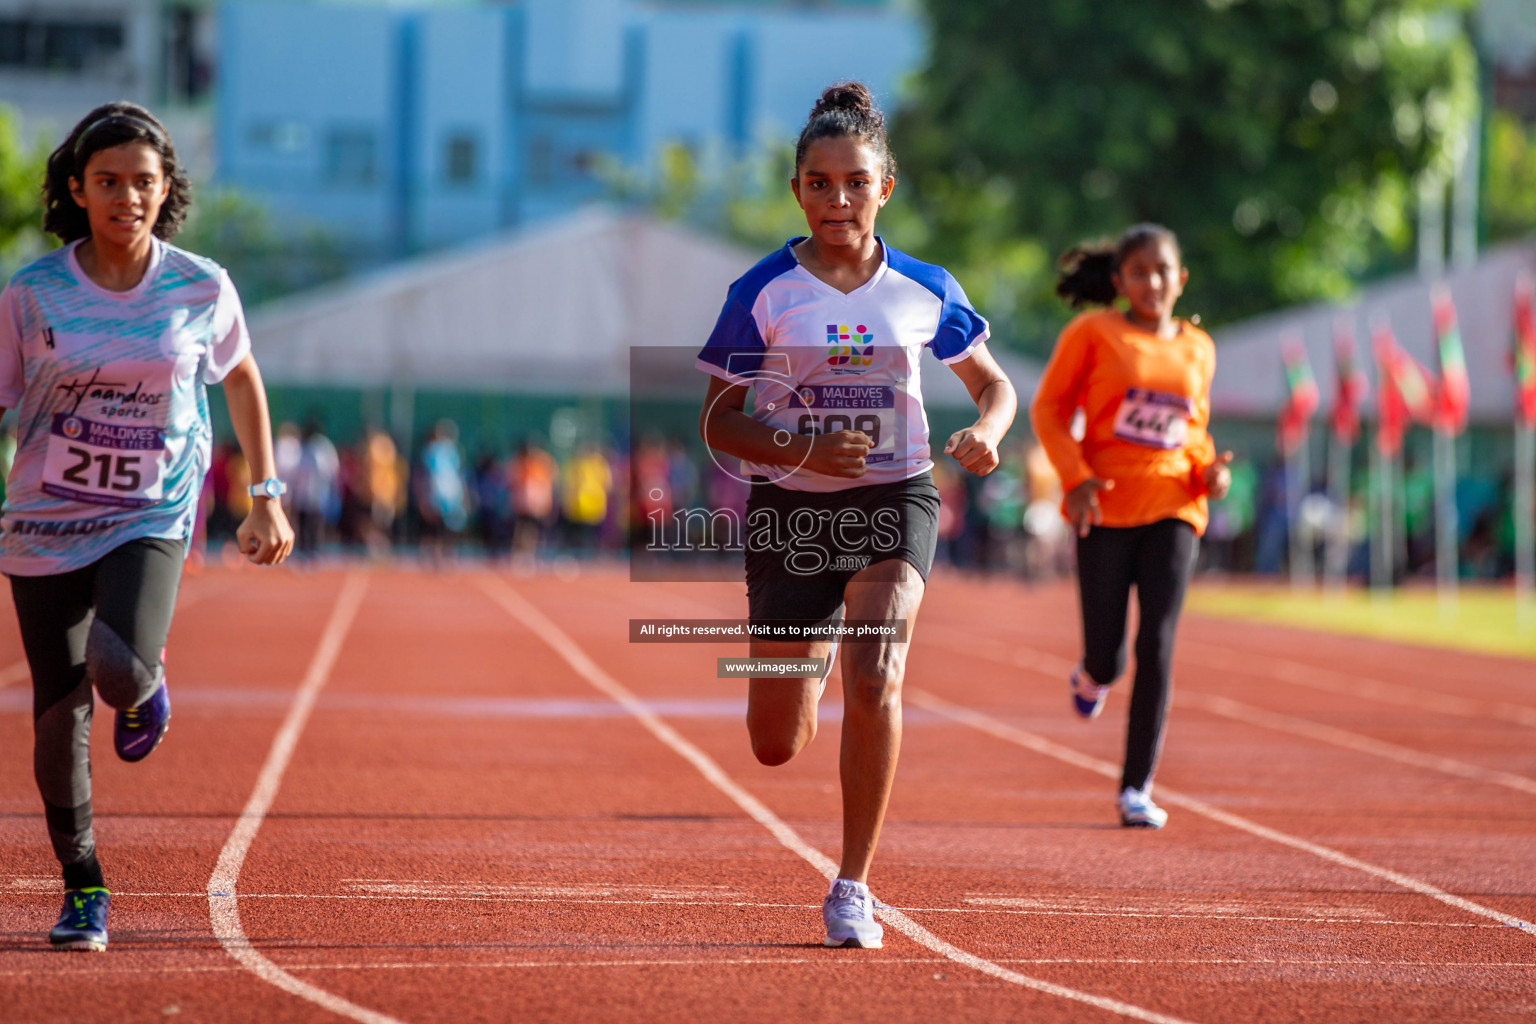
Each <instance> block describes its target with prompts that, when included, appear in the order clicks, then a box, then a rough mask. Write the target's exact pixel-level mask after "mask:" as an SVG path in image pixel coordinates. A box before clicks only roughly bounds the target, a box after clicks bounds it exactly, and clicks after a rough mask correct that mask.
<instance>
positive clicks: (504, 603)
mask: <svg viewBox="0 0 1536 1024" xmlns="http://www.w3.org/2000/svg"><path fill="white" fill-rule="evenodd" d="M475 583H476V584H477V585H478V586H479V587H480V589H482V590H483V591H485V593H486V594H487V596H489V597H490V598H491V600H492V601H494V602H495V603H496V604H498V605H500V606H501V607H502V608H503V609H505V610H506V612H507V613H508V614H510V615H511V616H512V617H513V618H514V619H516V620H517V621H519V622H521V623H522V624H523V625H524V626H525V627H527V628H528V629H529V630H530V631H531V632H533V633H534V635H536V636H537V637H538V638H539V639H540V640H542V641H544V643H546V644H548V645H549V647H550V648H552V649H553V650H554V651H555V652H556V653H557V654H559V655H560V656H561V657H562V658H564V659H565V661H566V663H567V664H569V665H570V666H571V668H572V669H573V670H575V672H576V673H577V674H578V675H580V676H581V677H582V678H583V679H585V680H586V681H587V682H588V683H590V684H591V685H592V686H594V687H595V688H597V689H598V690H599V691H601V692H603V693H605V694H607V695H608V696H610V697H612V698H613V699H614V700H615V701H617V702H618V703H619V704H621V705H623V706H624V707H625V708H627V709H628V710H629V712H630V714H632V715H633V716H634V717H635V720H636V721H637V722H639V723H640V725H641V726H643V727H644V728H645V730H646V731H647V732H649V733H650V734H651V735H652V736H654V737H656V739H658V740H660V741H661V742H662V743H663V744H664V745H665V746H667V747H668V748H670V749H671V750H672V751H673V753H675V754H677V755H678V756H679V757H682V758H683V759H684V760H685V761H687V762H689V763H690V764H692V765H693V766H694V768H695V769H697V770H698V772H699V774H701V775H703V776H704V778H705V779H707V780H708V781H709V782H710V783H711V784H712V785H713V786H714V787H715V788H716V789H718V790H720V792H721V793H723V794H725V795H726V796H727V797H728V798H730V800H731V801H732V802H733V803H735V804H736V806H738V807H740V808H741V809H742V810H743V811H745V812H746V814H747V815H748V816H749V817H751V818H752V819H753V820H754V821H756V822H757V823H758V824H760V825H762V826H763V828H765V829H766V830H767V831H768V832H769V833H770V834H771V835H772V836H773V837H774V838H775V839H777V840H778V841H779V843H780V844H781V845H783V846H784V847H785V848H787V849H788V850H790V851H791V852H793V853H795V854H797V855H798V856H799V857H800V858H801V859H802V860H804V861H806V862H807V863H809V864H810V865H811V866H812V867H814V868H815V869H816V870H817V871H819V872H820V873H821V874H822V875H823V876H825V877H826V878H827V879H828V880H831V879H833V878H836V877H837V864H836V863H835V862H833V860H832V859H831V858H830V857H828V856H827V855H826V854H824V853H822V852H821V851H820V850H818V849H816V848H815V847H813V846H811V845H810V844H809V843H807V842H806V841H805V840H804V839H802V838H801V837H800V835H799V833H797V832H795V830H794V829H792V828H791V827H790V826H789V825H788V824H787V823H785V822H784V821H783V819H781V818H779V816H778V815H776V814H774V813H773V812H772V811H771V810H769V809H768V807H767V806H766V805H764V804H763V803H762V802H761V801H759V800H758V799H757V798H756V797H755V796H753V795H752V794H751V793H749V792H747V791H746V790H745V789H743V788H742V787H741V786H740V785H738V784H737V783H736V781H735V780H734V779H732V778H731V777H730V776H729V775H727V774H726V772H725V770H724V769H722V768H721V767H720V766H719V765H718V764H717V763H715V761H714V759H713V758H711V757H710V756H709V755H708V754H706V753H704V751H702V750H700V749H699V748H698V747H696V746H694V745H693V744H692V743H691V742H689V741H688V740H686V739H684V738H683V737H682V735H681V734H679V733H678V732H677V731H676V730H675V729H673V728H672V727H671V726H670V725H668V724H667V723H666V722H664V721H662V720H661V719H660V718H658V717H656V715H654V714H652V713H651V712H650V711H649V710H648V709H647V708H646V707H645V705H644V704H643V703H642V702H641V701H640V699H639V698H638V697H636V696H635V695H634V694H633V693H631V692H630V691H629V689H628V688H627V687H625V686H624V685H623V684H622V683H620V682H619V681H618V680H616V679H614V678H613V677H612V676H610V675H609V674H608V673H607V672H605V671H604V670H603V669H602V667H600V666H599V665H598V664H597V663H596V662H595V661H593V660H592V659H591V658H590V657H588V655H587V653H586V651H584V650H583V649H582V648H581V646H580V645H578V644H577V643H576V642H575V641H574V640H572V639H571V638H570V636H568V635H567V634H566V633H565V631H564V630H562V629H561V628H560V627H559V626H558V625H556V624H555V622H554V621H553V620H552V619H550V618H549V617H548V616H547V615H545V614H544V613H543V612H541V611H540V610H539V609H538V608H537V607H535V606H534V605H533V604H531V603H529V602H528V600H527V599H525V598H524V597H523V596H522V595H521V594H520V593H518V592H517V591H516V590H515V589H513V587H512V586H511V585H510V584H508V583H507V582H506V581H504V580H501V579H499V578H495V577H477V578H476V580H475ZM878 914H879V917H880V919H881V920H882V921H884V922H885V923H886V924H888V925H890V926H891V927H892V928H894V929H895V930H897V931H899V932H901V933H902V934H903V935H905V936H907V937H908V938H909V939H911V940H912V941H914V942H916V943H917V944H918V945H920V946H924V947H926V948H928V949H931V950H933V951H934V952H935V953H938V954H940V955H942V956H944V957H945V958H947V959H949V960H953V961H954V962H956V963H959V964H963V965H964V966H966V967H969V968H971V969H972V970H974V971H977V972H979V973H981V974H986V975H989V976H991V977H994V978H998V979H999V980H1002V981H1007V982H1010V983H1012V984H1015V985H1019V986H1022V987H1024V988H1028V989H1033V990H1034V991H1037V992H1042V993H1045V994H1046V995H1052V996H1057V997H1059V998H1062V999H1069V1000H1072V1001H1074V1002H1079V1003H1086V1004H1087V1005H1089V1006H1094V1007H1097V1008H1098V1009H1101V1010H1108V1011H1109V1012H1111V1013H1116V1014H1119V1015H1120V1016H1123V1017H1130V1018H1133V1019H1135V1020H1143V1021H1148V1022H1149V1024H1188V1022H1185V1021H1183V1020H1181V1019H1180V1018H1177V1017H1170V1016H1167V1015H1165V1014H1161V1013H1156V1012H1154V1011H1151V1010H1145V1009H1143V1008H1141V1007H1139V1006H1135V1005H1132V1004H1131V1003H1124V1002H1121V1001H1120V1000H1118V999H1110V998H1107V997H1105V996H1096V995H1092V994H1090V993H1087V992H1080V991H1078V990H1077V989H1073V988H1067V987H1066V986H1064V985H1057V984H1054V983H1052V982H1048V981H1042V980H1041V979H1039V978H1033V977H1030V976H1029V975H1027V974H1020V973H1019V972H1017V971H1012V970H1009V969H1008V968H1006V967H1002V966H1000V965H998V964H996V963H993V962H992V961H990V960H984V959H982V958H981V957H979V956H976V955H975V954H973V953H967V952H966V951H965V950H963V949H960V948H959V947H957V946H954V945H952V944H950V943H949V942H947V941H945V940H944V939H941V938H939V936H937V935H935V934H934V933H933V932H930V931H929V930H928V929H926V928H924V927H923V926H922V925H920V924H918V923H917V922H916V921H914V920H912V919H911V918H910V917H908V916H907V915H905V914H903V913H902V912H901V911H899V910H895V909H893V908H889V907H886V908H882V909H881V910H880V911H878Z"/></svg>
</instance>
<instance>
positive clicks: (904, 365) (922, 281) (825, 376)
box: [698, 238, 988, 491]
mask: <svg viewBox="0 0 1536 1024" xmlns="http://www.w3.org/2000/svg"><path fill="white" fill-rule="evenodd" d="M800 241H802V239H799V238H793V239H790V240H789V241H788V242H786V243H785V245H784V248H782V249H780V250H779V251H778V252H776V253H774V254H773V255H771V256H769V257H767V258H766V259H764V260H763V261H761V262H760V263H758V264H757V266H755V267H753V268H752V269H751V270H749V271H747V272H746V273H745V274H743V275H742V276H741V278H739V279H738V280H737V281H736V282H735V283H734V284H732V285H731V289H730V292H729V293H728V295H727V298H726V301H725V308H724V309H722V310H721V311H720V319H719V321H718V322H717V323H716V324H715V329H714V332H713V333H711V334H710V336H709V341H708V342H707V343H706V344H705V346H704V348H703V350H702V351H701V352H700V353H699V359H698V366H699V368H700V369H701V370H704V371H706V372H708V373H711V374H714V375H715V376H716V377H720V378H722V379H724V380H727V381H730V382H731V383H732V384H744V385H750V386H751V387H752V399H753V405H752V412H751V415H752V417H753V418H754V419H756V420H758V421H759V422H762V423H766V424H768V425H770V426H773V427H777V428H779V429H780V430H783V431H787V432H788V433H790V434H820V433H832V432H833V431H837V430H862V431H864V433H866V434H868V435H869V437H870V440H871V441H872V442H873V444H872V447H871V448H870V452H869V455H868V457H867V458H866V459H865V467H866V469H865V474H864V476H862V477H858V478H843V477H830V476H824V475H822V474H819V473H812V472H810V471H809V470H807V469H804V468H803V467H802V468H799V469H794V468H793V467H779V466H764V465H758V464H755V463H748V462H743V463H742V472H743V473H744V474H750V475H755V476H762V477H767V478H768V479H770V480H772V481H774V482H775V483H777V484H778V485H779V486H780V487H785V488H788V489H790V490H798V491H839V490H844V489H847V488H850V487H864V486H869V485H872V484H888V483H897V482H900V481H902V480H908V479H911V478H912V477H915V476H918V475H919V474H922V473H925V472H927V471H928V470H929V469H932V468H933V459H932V457H931V453H930V451H929V447H928V416H927V413H926V412H925V411H924V410H923V394H922V386H921V380H920V373H919V369H920V365H921V357H922V350H923V348H924V347H928V348H931V349H933V353H934V355H936V356H938V357H939V359H940V360H942V361H943V362H945V363H956V362H960V361H961V360H963V359H967V358H969V357H970V355H971V353H972V352H973V351H974V350H975V348H976V346H977V345H980V344H981V343H982V342H984V341H986V340H987V334H988V328H987V321H986V320H985V319H983V318H982V316H981V314H980V313H977V312H976V310H975V309H973V308H971V304H970V301H969V300H968V299H967V298H966V297H965V292H964V291H963V290H962V289H961V287H960V285H959V284H958V283H957V282H956V281H955V279H954V278H953V277H951V276H950V275H949V272H948V271H947V270H945V269H944V268H943V267H936V266H933V265H932V264H929V263H923V262H920V261H918V260H915V259H913V258H912V257H911V256H908V255H906V254H905V253H902V252H898V251H897V250H896V249H893V248H891V247H890V246H888V245H886V244H885V243H884V241H881V242H880V245H881V251H882V253H883V259H882V260H881V263H880V268H879V269H878V270H876V271H875V274H874V276H873V277H871V278H870V279H869V280H868V281H867V282H865V283H864V284H863V285H861V286H860V287H858V288H855V289H854V290H853V291H851V292H848V293H847V294H844V293H843V292H840V291H838V290H837V289H836V288H833V287H832V286H831V285H829V284H827V283H826V282H825V281H822V280H821V279H819V278H817V277H816V276H815V275H814V274H812V273H811V272H810V271H808V270H806V269H805V268H804V267H802V266H801V265H800V261H799V260H798V259H796V257H795V253H794V249H793V247H794V246H795V245H796V244H797V243H798V242H800Z"/></svg>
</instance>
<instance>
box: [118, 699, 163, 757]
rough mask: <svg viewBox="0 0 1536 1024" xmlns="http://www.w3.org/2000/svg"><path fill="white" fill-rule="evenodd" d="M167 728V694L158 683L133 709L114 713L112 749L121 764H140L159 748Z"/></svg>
mask: <svg viewBox="0 0 1536 1024" xmlns="http://www.w3.org/2000/svg"><path fill="white" fill-rule="evenodd" d="M170 727H171V692H170V691H169V690H167V689H166V688H165V681H164V680H161V682H160V687H159V689H157V690H155V692H154V693H152V694H150V695H149V699H148V700H146V701H145V702H144V703H142V704H140V705H139V706H138V707H136V708H129V709H128V710H127V711H119V712H118V713H117V722H116V725H115V727H114V728H113V730H112V746H113V747H115V748H116V749H117V756H118V757H120V758H122V759H123V760H124V761H142V760H144V759H145V758H146V757H148V756H149V755H150V752H151V751H153V750H154V749H155V748H156V747H158V746H159V745H160V739H161V737H163V736H164V735H165V730H167V729H169V728H170Z"/></svg>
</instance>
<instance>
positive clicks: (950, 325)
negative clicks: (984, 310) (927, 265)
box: [928, 272, 991, 363]
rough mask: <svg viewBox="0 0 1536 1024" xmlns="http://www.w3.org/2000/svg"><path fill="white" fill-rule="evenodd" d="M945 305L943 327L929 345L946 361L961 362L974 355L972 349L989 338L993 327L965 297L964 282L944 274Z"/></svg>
mask: <svg viewBox="0 0 1536 1024" xmlns="http://www.w3.org/2000/svg"><path fill="white" fill-rule="evenodd" d="M943 299H944V308H943V310H942V311H940V313H939V329H938V331H937V332H935V333H934V336H933V340H932V341H931V342H929V343H928V344H929V347H930V348H932V349H933V354H934V355H936V356H938V357H939V359H940V360H942V361H943V362H946V363H957V362H959V361H960V360H962V359H965V358H967V357H969V356H970V354H971V350H972V349H974V348H975V347H976V346H977V345H980V344H981V343H982V342H984V341H986V340H987V335H988V334H989V333H990V332H991V327H990V326H989V325H988V324H987V320H986V317H984V316H982V315H981V314H980V313H978V312H976V310H975V308H974V307H973V306H972V305H971V300H970V299H968V298H966V297H965V289H964V288H961V287H960V282H959V281H956V280H955V279H954V278H953V277H951V276H950V275H949V274H948V272H946V273H945V274H944V296H943Z"/></svg>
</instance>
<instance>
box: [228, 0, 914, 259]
mask: <svg viewBox="0 0 1536 1024" xmlns="http://www.w3.org/2000/svg"><path fill="white" fill-rule="evenodd" d="M220 19H221V23H220V33H219V34H220V39H221V49H222V55H221V61H220V75H219V95H218V117H217V122H216V132H217V146H218V153H219V170H218V179H219V181H220V182H221V183H223V184H228V185H231V186H234V187H237V188H239V189H241V190H242V191H245V192H248V193H250V194H253V195H256V196H258V197H260V198H262V199H263V200H264V201H265V202H266V203H267V204H268V205H269V207H270V208H271V209H272V211H273V213H274V214H275V215H276V216H277V217H278V218H279V219H285V218H286V219H291V220H293V221H295V222H299V221H302V222H309V223H319V224H323V225H325V226H326V227H328V228H329V229H330V230H331V231H332V232H333V233H334V234H335V235H337V236H338V237H339V238H341V239H343V240H345V241H346V242H347V243H349V245H350V246H351V247H353V248H354V249H355V251H357V252H358V253H359V254H361V256H362V258H364V259H369V258H376V259H384V258H389V257H392V256H398V255H403V254H407V253H411V252H416V251H421V250H424V249H431V248H437V247H441V246H445V245H451V244H454V243H456V242H460V241H464V240H467V239H471V238H474V237H477V236H481V235H485V234H489V233H492V232H496V231H500V230H504V229H506V228H510V227H514V226H519V225H523V224H528V223H533V222H537V221H539V220H544V219H548V218H550V217H552V216H556V215H559V214H561V213H565V212H568V211H570V210H572V209H574V208H576V207H578V206H580V205H581V204H583V203H585V202H589V201H591V200H594V199H599V198H601V197H602V196H603V195H604V194H605V192H606V190H607V188H608V185H607V183H606V182H605V180H604V176H603V174H602V168H603V167H605V166H609V165H618V166H623V167H627V168H636V169H639V170H640V171H642V172H647V171H649V170H652V169H654V168H655V166H656V162H657V160H658V157H659V155H660V154H661V153H662V152H663V151H664V149H665V148H666V147H667V146H669V145H677V144H681V145H684V146H686V147H688V148H689V149H690V150H691V151H692V152H693V153H694V154H695V156H696V157H697V158H698V160H699V162H700V163H701V164H702V165H703V166H704V167H705V168H706V170H709V169H714V170H722V169H724V168H726V167H728V166H729V165H730V163H731V161H733V160H734V159H738V158H740V157H744V156H747V155H749V154H751V153H752V152H754V151H755V150H757V149H758V148H759V147H762V146H769V145H774V144H778V143H781V142H783V141H784V140H786V139H788V138H791V137H792V136H793V133H794V132H795V131H796V130H798V128H799V126H800V124H801V123H802V121H803V119H804V117H805V114H806V112H807V111H808V110H809V108H810V105H811V103H812V102H814V100H815V98H816V96H817V95H818V94H819V92H820V90H821V89H822V88H824V87H825V86H826V85H827V84H829V83H831V82H833V81H835V80H838V79H842V78H856V79H860V80H862V81H864V82H866V83H868V84H869V85H870V87H871V88H872V89H873V90H874V91H875V93H876V95H877V97H878V98H879V99H880V100H881V101H882V102H883V103H884V104H886V105H887V106H888V107H890V106H894V105H895V102H896V100H897V96H898V90H899V87H900V83H901V80H902V79H903V77H904V76H906V75H908V74H910V73H911V72H913V71H915V70H916V68H917V66H918V64H919V63H920V61H921V59H922V54H923V31H922V26H921V24H920V23H919V22H918V21H917V19H916V18H915V17H914V16H912V15H909V14H906V13H903V12H901V11H899V10H897V9H894V8H892V7H890V6H887V5H885V4H880V3H863V4H850V5H848V6H847V7H831V8H820V9H817V10H814V11H813V10H805V9H795V8H788V9H785V8H782V7H778V6H765V5H758V6H751V5H743V4H740V3H723V2H722V3H719V4H714V5H711V4H689V5H686V6H682V5H679V6H669V5H666V4H658V3H650V4H642V3H637V2H633V0H523V2H520V3H515V4H512V5H490V4H462V5H456V6H437V7H424V8H419V9H412V8H408V7H407V8H401V7H376V6H358V5H345V6H340V5H337V6H332V5H328V4H324V3H262V2H255V0H235V2H230V3H228V4H226V5H225V6H223V7H222V8H221V9H220Z"/></svg>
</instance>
